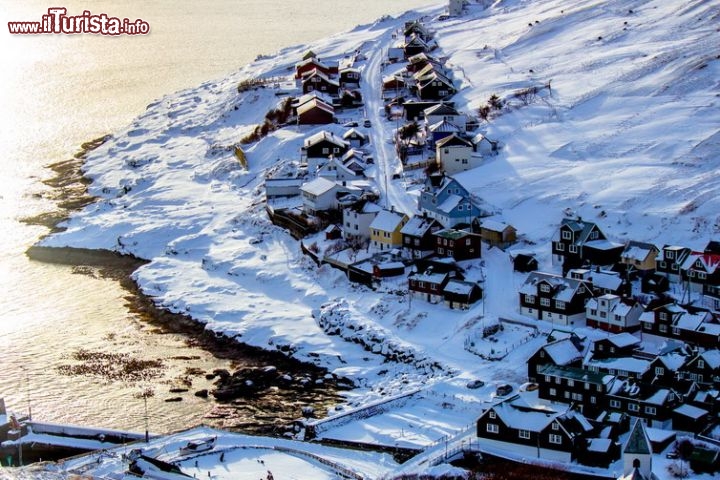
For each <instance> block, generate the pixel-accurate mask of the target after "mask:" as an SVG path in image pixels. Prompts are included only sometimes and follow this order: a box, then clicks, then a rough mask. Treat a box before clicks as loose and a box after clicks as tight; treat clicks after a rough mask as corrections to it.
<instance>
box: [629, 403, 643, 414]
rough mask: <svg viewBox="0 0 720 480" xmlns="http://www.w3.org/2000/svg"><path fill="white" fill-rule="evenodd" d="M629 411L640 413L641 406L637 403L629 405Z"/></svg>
mask: <svg viewBox="0 0 720 480" xmlns="http://www.w3.org/2000/svg"><path fill="white" fill-rule="evenodd" d="M628 410H630V411H631V412H639V411H640V405H638V404H637V403H628Z"/></svg>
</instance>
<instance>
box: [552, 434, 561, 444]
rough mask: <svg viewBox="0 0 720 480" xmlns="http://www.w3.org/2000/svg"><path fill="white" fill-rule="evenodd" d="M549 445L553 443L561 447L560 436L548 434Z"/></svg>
mask: <svg viewBox="0 0 720 480" xmlns="http://www.w3.org/2000/svg"><path fill="white" fill-rule="evenodd" d="M550 443H554V444H555V445H562V437H561V436H560V435H556V434H554V433H551V434H550Z"/></svg>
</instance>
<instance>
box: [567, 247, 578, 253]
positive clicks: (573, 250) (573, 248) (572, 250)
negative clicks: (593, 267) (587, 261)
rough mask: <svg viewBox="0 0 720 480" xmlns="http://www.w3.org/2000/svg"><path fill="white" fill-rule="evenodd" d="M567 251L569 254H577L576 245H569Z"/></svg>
mask: <svg viewBox="0 0 720 480" xmlns="http://www.w3.org/2000/svg"><path fill="white" fill-rule="evenodd" d="M568 250H570V253H577V251H578V250H577V245H570V247H569V248H568Z"/></svg>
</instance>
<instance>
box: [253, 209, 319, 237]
mask: <svg viewBox="0 0 720 480" xmlns="http://www.w3.org/2000/svg"><path fill="white" fill-rule="evenodd" d="M265 210H266V211H267V214H268V217H269V218H270V221H271V222H272V223H273V225H277V226H278V227H281V228H284V229H286V230H288V231H289V232H290V235H292V236H293V238H294V239H296V240H301V239H303V238H305V237H306V236H308V235H310V234H311V233H315V232H317V231H318V230H317V229H316V228H315V227H313V226H312V225H310V224H308V223H305V222H303V221H302V220H300V219H299V218H297V217H295V216H293V215H290V214H289V213H287V212H286V211H285V209H277V210H274V209H272V208H270V207H269V206H266V207H265Z"/></svg>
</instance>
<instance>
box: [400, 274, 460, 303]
mask: <svg viewBox="0 0 720 480" xmlns="http://www.w3.org/2000/svg"><path fill="white" fill-rule="evenodd" d="M453 276H454V273H453V272H451V271H450V272H448V271H435V270H434V269H432V268H428V269H426V270H425V271H424V272H413V273H411V274H410V276H409V277H408V290H409V291H410V295H412V296H413V298H418V299H420V300H424V301H426V302H430V303H440V302H442V301H443V300H444V289H445V286H446V285H447V283H448V282H449V281H450V279H451V278H453Z"/></svg>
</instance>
